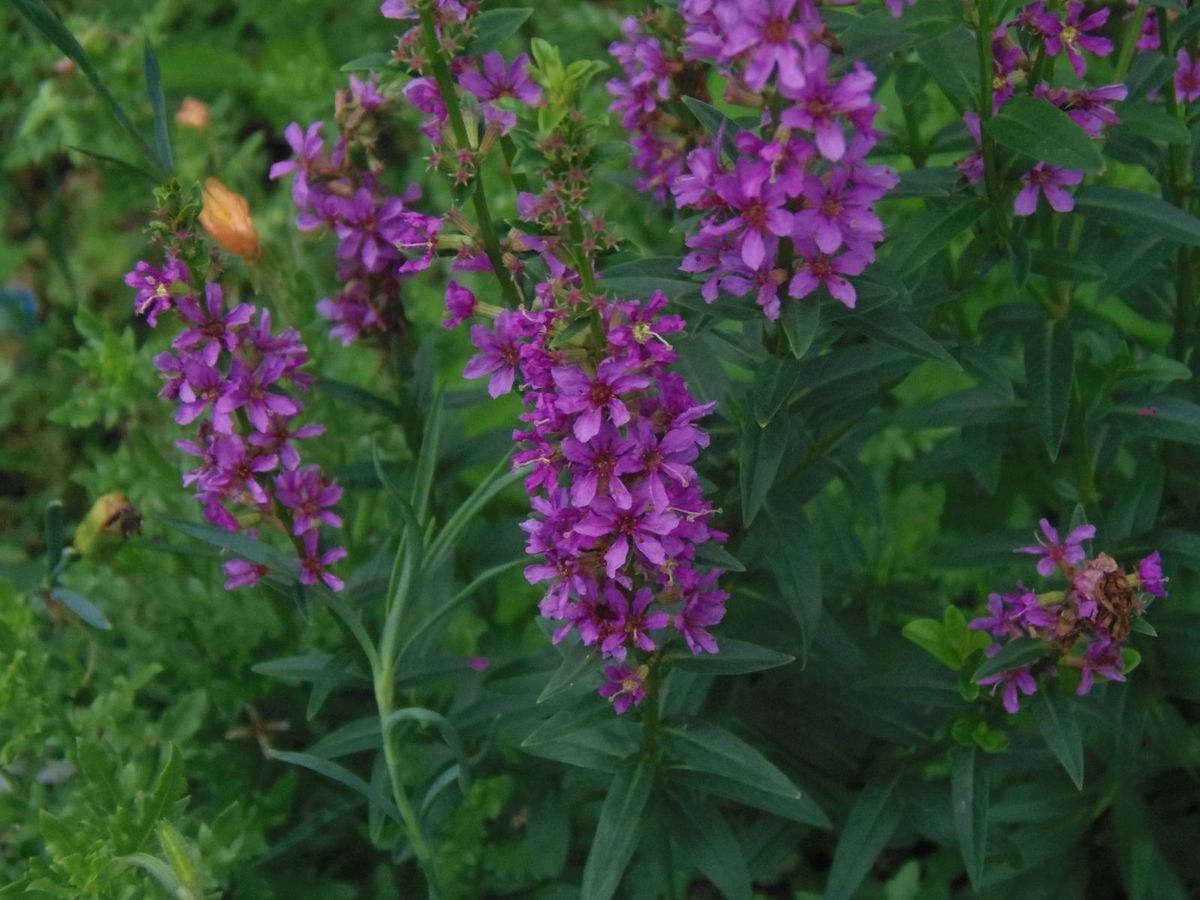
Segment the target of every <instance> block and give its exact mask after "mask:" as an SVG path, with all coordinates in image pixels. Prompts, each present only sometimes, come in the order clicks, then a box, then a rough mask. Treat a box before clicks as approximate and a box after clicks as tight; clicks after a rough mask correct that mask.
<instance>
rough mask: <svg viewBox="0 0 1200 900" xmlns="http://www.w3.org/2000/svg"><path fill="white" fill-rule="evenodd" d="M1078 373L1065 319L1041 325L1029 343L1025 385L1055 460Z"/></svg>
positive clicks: (1036, 423) (1035, 418)
mask: <svg viewBox="0 0 1200 900" xmlns="http://www.w3.org/2000/svg"><path fill="white" fill-rule="evenodd" d="M1074 374H1075V345H1074V341H1073V340H1072V338H1071V331H1070V329H1069V327H1068V326H1067V324H1066V323H1065V322H1062V321H1060V320H1052V321H1048V322H1045V323H1044V324H1041V325H1039V326H1037V327H1036V328H1035V329H1034V330H1033V332H1032V333H1031V334H1030V335H1029V338H1028V340H1027V341H1026V342H1025V384H1026V387H1027V388H1028V390H1029V408H1030V412H1031V413H1032V415H1033V423H1034V426H1035V428H1036V429H1037V433H1038V435H1039V436H1040V437H1041V439H1042V441H1043V442H1044V443H1045V444H1046V452H1047V453H1049V454H1050V458H1051V459H1057V458H1058V450H1059V447H1061V446H1062V440H1063V435H1064V434H1065V432H1066V430H1067V411H1068V409H1069V407H1070V399H1071V382H1072V379H1073V378H1074Z"/></svg>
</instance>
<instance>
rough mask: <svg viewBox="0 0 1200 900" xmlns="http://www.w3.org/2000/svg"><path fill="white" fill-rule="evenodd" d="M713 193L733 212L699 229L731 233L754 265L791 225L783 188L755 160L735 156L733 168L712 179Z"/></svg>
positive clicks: (761, 261) (751, 264)
mask: <svg viewBox="0 0 1200 900" xmlns="http://www.w3.org/2000/svg"><path fill="white" fill-rule="evenodd" d="M716 190H717V195H718V196H719V197H720V198H721V200H723V201H724V202H725V204H726V207H727V208H728V209H729V210H730V211H731V212H733V213H734V215H733V216H731V217H730V218H729V219H726V220H725V221H724V222H721V223H720V224H719V225H718V224H713V223H711V222H710V223H706V224H705V225H704V226H703V228H702V230H703V231H706V232H707V233H709V234H714V235H727V234H733V235H734V244H735V246H737V248H738V249H739V252H740V254H741V257H742V260H743V261H744V262H745V263H746V265H748V266H749V267H750V268H752V269H757V268H758V267H759V266H761V265H762V264H763V262H764V261H765V260H766V259H767V250H768V246H770V248H771V249H772V254H771V255H772V256H773V255H774V253H773V247H774V239H775V238H780V237H784V236H786V235H787V234H788V233H789V232H790V231H791V229H792V214H791V213H790V212H788V211H787V209H785V208H784V205H785V204H786V203H787V200H788V197H787V192H786V190H784V187H783V185H782V184H780V183H779V182H777V181H772V180H771V169H770V167H769V166H768V165H766V164H765V163H763V162H761V161H759V160H752V159H747V158H745V157H743V158H741V159H739V160H738V163H737V168H736V169H735V170H734V172H733V173H731V174H729V175H722V176H720V177H719V178H717V180H716Z"/></svg>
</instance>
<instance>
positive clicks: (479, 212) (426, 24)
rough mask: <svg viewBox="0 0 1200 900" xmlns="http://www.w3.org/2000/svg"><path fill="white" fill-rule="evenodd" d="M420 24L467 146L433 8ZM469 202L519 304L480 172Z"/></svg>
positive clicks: (511, 300)
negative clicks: (502, 253)
mask: <svg viewBox="0 0 1200 900" xmlns="http://www.w3.org/2000/svg"><path fill="white" fill-rule="evenodd" d="M421 26H422V27H423V28H424V29H425V48H426V52H427V53H428V54H429V61H430V65H431V66H432V67H433V77H434V79H435V80H436V81H437V85H438V90H439V91H441V94H442V100H443V101H444V102H445V104H446V116H447V118H448V119H449V120H450V128H451V130H452V131H453V133H454V138H455V140H456V141H457V142H458V145H459V147H469V146H470V139H469V137H468V135H467V126H466V123H465V122H464V121H463V116H462V108H461V107H460V106H459V105H458V94H457V93H456V91H455V88H454V76H453V75H451V74H450V65H449V63H447V61H446V56H445V53H444V51H443V50H442V45H441V44H440V43H438V37H437V26H436V25H435V24H434V21H433V10H432V9H430V8H429V7H427V6H422V8H421ZM471 202H472V203H473V204H474V206H475V219H476V223H477V224H478V226H479V233H480V235H481V236H482V237H483V246H484V251H485V252H486V253H487V257H488V260H489V261H490V262H491V264H492V268H493V269H494V270H495V272H496V278H497V280H498V281H499V282H500V290H501V292H502V293H503V294H504V298H505V300H506V302H507V303H508V304H509V305H510V306H514V307H515V306H519V305H520V304H521V295H520V293H519V292H518V291H517V287H516V284H515V283H514V282H513V280H512V276H511V274H510V273H509V271H508V269H507V267H506V266H505V265H504V257H503V256H502V255H501V253H500V239H499V238H498V237H497V235H496V226H495V224H494V223H493V221H492V212H491V209H489V208H488V202H487V191H486V190H485V187H484V180H483V173H482V172H481V173H479V174H477V175H476V176H475V190H474V192H473V193H472V195H471Z"/></svg>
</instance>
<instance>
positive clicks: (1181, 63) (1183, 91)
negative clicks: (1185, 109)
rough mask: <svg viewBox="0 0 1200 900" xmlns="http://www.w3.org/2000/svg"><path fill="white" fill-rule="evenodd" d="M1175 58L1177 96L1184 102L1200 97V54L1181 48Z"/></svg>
mask: <svg viewBox="0 0 1200 900" xmlns="http://www.w3.org/2000/svg"><path fill="white" fill-rule="evenodd" d="M1175 60H1176V63H1177V65H1176V66H1175V96H1176V98H1177V99H1179V100H1180V101H1182V102H1183V103H1191V102H1193V101H1194V100H1198V99H1200V56H1198V57H1196V58H1194V59H1193V58H1192V56H1191V54H1190V53H1188V52H1187V51H1186V50H1180V51H1179V53H1177V54H1176V56H1175Z"/></svg>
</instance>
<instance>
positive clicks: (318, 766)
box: [270, 750, 404, 825]
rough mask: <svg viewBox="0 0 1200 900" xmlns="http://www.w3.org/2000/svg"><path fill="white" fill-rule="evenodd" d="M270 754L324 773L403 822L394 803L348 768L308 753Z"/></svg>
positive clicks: (389, 816)
mask: <svg viewBox="0 0 1200 900" xmlns="http://www.w3.org/2000/svg"><path fill="white" fill-rule="evenodd" d="M270 756H271V758H272V759H278V760H279V761H280V762H285V763H290V764H292V765H293V766H300V767H301V768H304V769H308V770H310V771H312V772H316V773H317V774H318V775H324V776H325V777H326V778H329V779H332V780H333V781H336V782H337V783H338V784H340V785H343V786H344V787H348V788H350V789H351V790H352V791H354V792H355V793H357V794H359V795H360V796H361V797H363V798H365V799H366V801H367V802H368V803H370V804H371V805H372V806H373V807H375V808H376V809H378V810H379V811H380V812H382V813H383V814H384V815H386V816H387V817H388V818H389V819H391V820H393V821H394V822H397V823H399V824H400V825H403V824H404V822H403V820H402V819H401V818H400V811H399V810H398V809H396V804H395V803H393V802H392V800H391V799H390V798H389V797H387V796H386V795H385V794H384V793H383V792H382V791H380V790H379V789H378V788H375V787H372V786H371V785H369V784H367V782H365V781H363V780H362V779H361V778H359V777H358V776H357V775H355V774H354V773H353V772H351V771H350V770H349V769H346V768H344V767H342V766H339V765H338V764H337V763H333V762H330V761H329V760H327V759H323V758H321V757H320V756H313V755H311V754H309V753H290V752H287V751H284V750H272V751H271V752H270Z"/></svg>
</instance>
